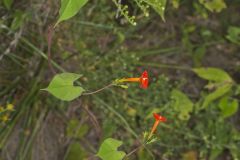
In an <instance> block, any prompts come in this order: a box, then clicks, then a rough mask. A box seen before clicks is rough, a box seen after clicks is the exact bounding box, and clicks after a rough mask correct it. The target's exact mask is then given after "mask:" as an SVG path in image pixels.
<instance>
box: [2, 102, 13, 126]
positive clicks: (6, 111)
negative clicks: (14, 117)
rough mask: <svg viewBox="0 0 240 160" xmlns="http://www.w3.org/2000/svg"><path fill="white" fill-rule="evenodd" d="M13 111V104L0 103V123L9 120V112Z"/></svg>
mask: <svg viewBox="0 0 240 160" xmlns="http://www.w3.org/2000/svg"><path fill="white" fill-rule="evenodd" d="M13 111H14V105H13V104H11V103H8V104H7V105H5V106H2V105H0V123H6V122H7V121H9V119H10V118H9V117H10V113H11V112H13Z"/></svg>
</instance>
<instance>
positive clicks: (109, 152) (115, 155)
mask: <svg viewBox="0 0 240 160" xmlns="http://www.w3.org/2000/svg"><path fill="white" fill-rule="evenodd" d="M121 145H122V141H119V140H116V139H113V138H107V139H106V140H104V142H103V143H102V144H101V146H100V149H99V151H98V153H97V156H98V157H100V158H101V159H102V160H122V159H123V157H124V156H125V155H126V153H125V152H123V151H118V150H117V148H118V147H119V146H121Z"/></svg>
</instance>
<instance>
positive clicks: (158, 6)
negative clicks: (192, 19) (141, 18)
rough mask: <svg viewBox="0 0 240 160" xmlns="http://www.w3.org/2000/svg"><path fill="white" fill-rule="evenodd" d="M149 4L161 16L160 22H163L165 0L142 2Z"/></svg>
mask: <svg viewBox="0 0 240 160" xmlns="http://www.w3.org/2000/svg"><path fill="white" fill-rule="evenodd" d="M144 2H146V3H147V4H149V5H150V6H151V7H152V8H153V9H154V10H155V11H156V12H158V14H159V15H160V16H161V18H162V20H163V21H165V18H164V13H165V9H166V3H167V0H157V1H156V0H144Z"/></svg>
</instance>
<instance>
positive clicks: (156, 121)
mask: <svg viewBox="0 0 240 160" xmlns="http://www.w3.org/2000/svg"><path fill="white" fill-rule="evenodd" d="M153 117H154V118H155V123H154V124H153V127H152V129H151V132H150V134H149V136H148V139H149V138H151V137H152V135H153V133H154V132H155V131H156V129H157V126H158V124H159V123H160V122H166V121H167V119H166V118H165V117H163V116H161V115H159V114H157V113H153Z"/></svg>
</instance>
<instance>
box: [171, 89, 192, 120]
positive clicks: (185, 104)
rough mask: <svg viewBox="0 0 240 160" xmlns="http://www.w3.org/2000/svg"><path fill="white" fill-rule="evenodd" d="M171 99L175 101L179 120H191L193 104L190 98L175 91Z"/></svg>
mask: <svg viewBox="0 0 240 160" xmlns="http://www.w3.org/2000/svg"><path fill="white" fill-rule="evenodd" d="M171 97H172V99H173V100H174V104H173V106H174V109H175V111H177V112H179V115H178V117H179V119H181V120H188V119H189V118H190V115H189V114H190V112H192V110H193V102H192V101H191V100H190V99H189V98H188V96H187V95H186V94H184V93H183V92H181V91H179V90H176V89H175V90H173V91H172V93H171Z"/></svg>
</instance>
